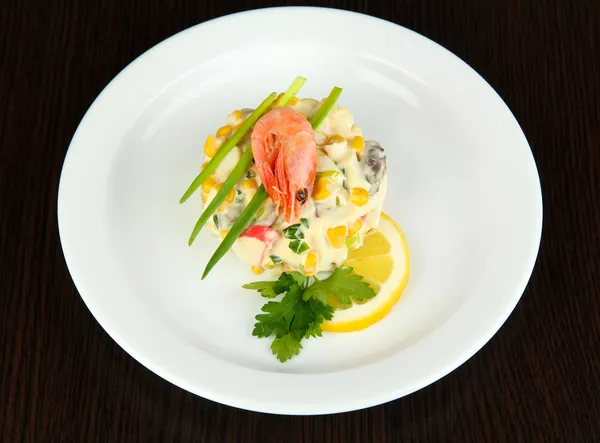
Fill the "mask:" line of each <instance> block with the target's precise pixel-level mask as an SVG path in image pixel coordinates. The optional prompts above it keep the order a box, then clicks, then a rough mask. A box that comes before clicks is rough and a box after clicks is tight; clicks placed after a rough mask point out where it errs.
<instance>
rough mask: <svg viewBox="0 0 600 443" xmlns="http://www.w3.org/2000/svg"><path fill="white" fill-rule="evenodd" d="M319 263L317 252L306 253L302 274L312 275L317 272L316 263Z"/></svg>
mask: <svg viewBox="0 0 600 443" xmlns="http://www.w3.org/2000/svg"><path fill="white" fill-rule="evenodd" d="M318 261H319V253H318V252H317V251H308V254H306V261H305V262H304V274H305V275H314V274H315V273H316V270H317V262H318Z"/></svg>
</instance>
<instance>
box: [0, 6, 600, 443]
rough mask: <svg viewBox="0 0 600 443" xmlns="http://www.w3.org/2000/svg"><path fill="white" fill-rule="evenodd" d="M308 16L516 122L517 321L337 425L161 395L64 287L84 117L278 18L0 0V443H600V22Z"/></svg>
mask: <svg viewBox="0 0 600 443" xmlns="http://www.w3.org/2000/svg"><path fill="white" fill-rule="evenodd" d="M292 3H293V2H288V4H292ZM314 3H320V4H321V5H323V6H335V7H339V8H344V9H354V10H358V11H361V12H366V13H369V14H372V15H375V16H378V17H382V18H386V19H388V20H391V21H394V22H396V23H399V24H402V25H404V26H407V27H409V28H411V29H414V30H415V31H417V32H420V33H422V34H424V35H425V36H427V37H429V38H431V39H433V40H434V41H437V42H439V43H441V44H442V45H443V46H445V47H446V48H448V49H449V50H451V51H453V52H454V53H455V54H457V55H458V56H459V57H461V58H462V59H464V60H465V61H466V62H467V63H469V64H470V65H471V66H472V67H473V68H474V69H476V70H477V71H478V72H479V73H481V75H483V77H484V78H486V79H487V80H488V81H489V82H490V83H491V85H492V86H493V87H494V88H496V90H497V91H498V92H499V94H500V95H501V96H502V97H503V98H504V100H505V101H506V102H507V104H508V105H509V107H510V108H511V109H512V111H513V112H514V114H515V116H516V118H517V120H518V121H519V122H520V124H521V125H522V127H523V130H524V131H525V134H526V135H527V137H528V139H529V141H530V143H531V148H532V150H533V153H534V155H535V158H536V160H537V164H538V167H539V172H540V177H541V181H542V186H543V193H544V204H545V220H544V233H543V242H542V247H541V251H540V255H539V259H538V262H537V265H536V268H535V271H534V274H533V276H532V279H531V282H530V285H529V287H528V288H527V290H526V292H525V294H524V296H523V298H522V300H521V302H520V303H519V304H518V306H517V308H516V309H515V311H514V313H513V314H512V315H511V316H510V318H509V319H508V321H507V322H506V324H505V325H504V326H503V327H502V329H501V330H500V331H499V332H498V334H496V335H495V336H494V338H493V339H492V340H491V341H490V342H489V343H488V344H487V345H486V346H485V347H484V348H483V349H482V350H481V351H480V352H479V353H477V354H476V355H475V356H474V357H473V358H471V359H470V360H469V361H468V362H467V363H465V364H464V365H462V366H461V367H460V368H458V369H457V370H456V371H454V372H453V373H451V374H450V375H448V376H447V377H445V378H443V379H442V380H440V381H438V382H437V383H435V384H433V385H431V386H429V387H427V388H425V389H422V390H421V391H419V392H416V393H414V394H412V395H410V396H408V397H406V398H403V399H400V400H397V401H394V402H391V403H389V404H385V405H382V406H379V407H375V408H371V409H368V410H363V411H357V412H353V413H348V414H339V415H332V416H318V417H286V416H276V415H265V414H259V413H252V412H247V411H242V410H237V409H234V408H231V407H227V406H222V405H219V404H216V403H213V402H211V401H208V400H205V399H202V398H199V397H196V396H194V395H192V394H190V393H187V392H185V391H183V390H181V389H179V388H178V387H175V386H173V385H171V384H169V383H167V382H166V381H164V380H162V379H161V378H159V377H157V376H156V375H154V374H153V373H151V372H150V371H148V370H147V369H145V368H144V367H143V366H141V365H140V364H139V363H137V362H136V361H134V360H133V359H132V358H131V357H129V355H127V354H126V353H125V352H123V351H122V350H121V349H120V348H119V347H118V346H117V345H116V344H115V343H114V342H113V341H112V339H111V338H110V337H109V336H108V335H107V334H106V333H105V332H104V331H103V329H102V328H101V327H100V326H99V325H98V323H97V322H96V321H95V320H94V318H93V317H92V316H91V314H90V313H89V312H88V310H87V309H86V307H85V305H84V304H83V302H82V300H81V298H80V297H79V295H78V293H77V291H76V289H75V287H74V286H73V283H72V281H71V279H70V277H69V274H68V272H67V269H66V266H65V262H64V259H63V255H62V252H61V247H60V242H59V238H58V232H57V220H56V198H57V186H58V179H59V174H60V170H61V165H62V161H63V158H64V155H65V152H66V150H67V147H68V145H69V142H70V139H71V136H72V135H73V133H74V131H75V129H76V127H77V125H78V123H79V121H80V119H81V118H82V116H83V114H84V113H85V111H86V109H87V108H88V106H89V105H90V104H91V103H92V101H93V100H94V98H95V97H96V95H97V94H98V93H99V92H100V91H101V90H102V89H103V88H104V86H105V85H106V84H107V83H108V82H109V81H110V80H111V79H112V78H113V76H115V75H116V74H117V73H118V72H119V71H120V70H121V69H122V68H123V67H125V66H126V65H127V64H128V63H129V62H130V61H132V60H133V59H134V58H136V57H137V56H138V55H140V54H141V53H142V52H144V51H145V50H147V49H149V48H150V47H152V46H153V45H155V44H156V43H158V42H160V41H161V40H163V39H165V38H167V37H169V36H171V35H172V34H174V33H176V32H178V31H180V30H182V29H184V28H187V27H189V26H191V25H194V24H197V23H199V22H202V21H205V20H207V19H210V18H213V17H217V16H221V15H224V14H228V13H232V12H235V11H239V10H243V9H248V8H256V7H264V6H269V5H271V2H267V1H262V0H254V1H230V2H220V1H217V0H208V1H204V2H203V1H189V0H168V1H167V0H165V1H163V0H103V1H98V2H88V1H83V0H81V1H76V0H62V1H60V0H44V1H42V0H40V1H34V0H22V1H16V0H2V2H0V122H1V124H0V276H1V278H0V290H1V292H0V294H1V298H0V352H1V354H0V355H1V359H0V441H1V442H3V443H4V442H8V443H10V442H21V441H23V442H99V443H100V442H101V443H105V442H113V441H114V442H144V443H148V442H170V441H196V442H203V443H204V442H261V443H262V442H277V443H279V442H290V443H292V442H305V443H307V442H321V441H323V442H338V443H345V442H356V443H367V442H400V441H402V442H434V441H439V442H449V441H456V442H471V441H472V442H542V441H544V442H583V441H590V442H591V441H596V442H598V441H600V387H599V386H600V375H599V374H600V277H599V274H600V5H598V2H597V1H593V0H590V1H577V2H575V1H572V0H546V1H544V2H535V1H527V0H498V1H481V0H435V1H422V0H407V1H389V2H387V1H381V2H377V1H369V2H367V1H329V2H327V1H321V2H314ZM223 4H228V5H227V6H224V5H223ZM294 4H296V3H294Z"/></svg>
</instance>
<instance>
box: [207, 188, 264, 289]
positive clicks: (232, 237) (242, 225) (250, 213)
mask: <svg viewBox="0 0 600 443" xmlns="http://www.w3.org/2000/svg"><path fill="white" fill-rule="evenodd" d="M268 195H269V194H267V191H266V190H265V187H264V186H262V185H261V186H260V187H259V188H258V190H257V191H256V194H254V197H252V200H250V203H248V206H246V207H245V208H244V210H243V211H242V213H241V214H240V216H239V217H238V219H237V220H236V221H235V222H234V223H233V226H231V229H230V230H229V232H228V233H227V235H226V236H225V238H224V239H223V241H222V242H221V243H220V244H219V247H218V248H217V250H216V251H215V253H214V254H213V256H212V257H211V258H210V260H209V261H208V264H207V265H206V268H205V269H204V273H203V274H202V280H204V278H205V277H206V276H207V275H208V273H209V272H210V271H211V269H212V268H214V266H215V265H216V264H217V263H218V262H219V260H221V258H222V257H223V256H224V255H225V253H226V252H227V251H229V248H231V246H233V244H234V243H235V241H236V240H237V238H238V237H239V235H240V234H241V233H242V232H244V229H246V225H247V224H248V222H250V220H251V219H252V217H254V214H256V211H258V208H260V207H261V205H262V204H263V202H264V201H265V200H266V199H267V196H268Z"/></svg>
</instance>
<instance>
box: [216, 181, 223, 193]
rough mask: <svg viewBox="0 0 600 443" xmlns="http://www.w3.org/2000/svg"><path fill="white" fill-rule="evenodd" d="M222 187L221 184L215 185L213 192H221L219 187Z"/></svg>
mask: <svg viewBox="0 0 600 443" xmlns="http://www.w3.org/2000/svg"><path fill="white" fill-rule="evenodd" d="M222 186H223V184H222V183H217V184H216V185H215V186H214V188H215V192H219V191H220V190H221V187H222Z"/></svg>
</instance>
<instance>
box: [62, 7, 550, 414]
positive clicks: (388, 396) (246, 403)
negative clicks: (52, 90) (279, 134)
mask: <svg viewBox="0 0 600 443" xmlns="http://www.w3.org/2000/svg"><path fill="white" fill-rule="evenodd" d="M293 10H310V11H314V12H315V13H317V14H319V13H320V11H323V10H324V11H329V13H335V14H342V15H343V14H349V15H355V16H360V17H361V19H364V20H370V21H373V22H383V23H386V24H387V25H392V26H396V27H398V28H400V29H402V30H403V31H405V32H408V33H410V34H412V35H413V37H415V38H418V39H422V40H423V41H425V42H426V44H430V45H431V44H432V45H434V46H436V47H437V50H441V51H443V52H445V53H446V54H448V55H451V56H452V57H454V58H456V59H457V60H458V61H459V62H460V63H461V64H462V65H463V68H465V69H467V70H469V71H470V72H471V73H474V74H475V75H476V76H477V77H479V79H480V80H481V81H482V82H483V83H484V84H485V85H486V87H487V88H489V90H490V91H491V92H492V93H493V94H494V95H495V97H496V99H499V100H500V103H501V104H502V105H503V107H504V111H505V112H508V114H509V115H510V117H511V118H512V120H513V122H514V124H515V125H516V128H518V130H519V131H520V135H521V136H522V138H523V141H524V143H525V146H526V147H527V148H528V150H529V155H530V161H531V163H532V166H533V168H534V172H535V182H536V183H535V185H536V189H535V190H536V193H537V201H536V202H535V203H536V204H537V206H538V208H537V209H538V214H537V215H538V216H539V218H538V219H537V220H536V222H537V223H536V227H535V232H534V233H533V234H534V238H533V243H534V244H535V247H534V248H532V249H531V250H530V251H529V256H528V257H527V260H523V262H524V263H526V264H527V266H526V267H525V266H523V269H524V270H525V272H524V273H523V275H524V277H523V281H521V282H519V284H518V285H517V284H515V293H517V294H518V295H516V296H513V297H512V298H511V299H510V301H511V303H507V306H506V308H505V311H504V312H503V313H502V315H497V316H496V323H495V324H494V325H493V326H491V327H489V328H488V334H485V335H484V336H482V337H479V338H477V339H476V340H473V342H472V343H471V344H470V346H468V350H466V351H463V353H461V355H460V356H456V358H455V359H454V361H452V362H447V363H446V365H445V366H443V367H441V368H438V370H437V371H434V372H435V373H436V374H435V375H432V376H430V377H427V378H424V379H423V380H422V381H421V383H417V384H414V385H412V386H410V387H408V388H406V387H401V388H399V387H396V388H392V387H390V389H389V390H388V391H387V392H386V393H384V394H381V395H379V396H373V397H370V398H368V399H366V400H364V401H356V402H355V403H354V404H352V405H338V407H335V408H332V407H330V406H325V407H324V408H319V407H315V405H303V404H278V405H276V407H273V406H275V405H270V404H261V403H260V401H253V400H252V399H240V398H228V397H226V396H222V397H220V396H219V395H218V394H217V395H215V394H216V393H215V392H211V391H210V390H207V389H204V390H203V389H198V387H197V386H190V384H189V383H187V382H185V381H184V380H181V379H178V377H176V376H173V375H172V374H168V373H165V372H166V371H163V370H161V369H159V368H157V367H156V365H155V364H154V363H153V362H151V361H148V359H147V358H145V357H144V356H143V355H140V354H139V353H138V352H137V350H135V349H132V347H131V346H129V344H128V343H127V340H126V339H125V338H124V337H121V336H120V334H119V333H118V331H114V330H111V328H110V327H107V325H106V322H105V320H106V319H105V318H101V317H102V316H101V315H98V313H97V312H95V309H94V308H93V303H90V300H89V299H87V298H86V296H85V295H84V293H83V291H80V289H79V288H80V285H78V284H77V283H76V280H77V278H76V277H75V275H74V272H73V270H72V266H73V262H72V261H71V262H70V260H69V258H67V255H68V252H67V250H66V248H67V247H68V246H67V247H66V246H65V244H67V243H68V241H65V238H66V235H65V228H64V223H63V222H61V220H64V219H63V217H61V214H64V212H63V211H62V210H61V208H62V205H61V201H63V200H64V192H63V191H64V186H66V185H65V182H66V180H67V179H66V178H65V177H66V175H65V171H66V170H67V168H66V166H68V163H69V156H70V154H71V153H72V152H73V151H72V147H73V146H74V143H75V142H76V140H77V136H78V134H79V132H80V129H81V128H82V127H83V125H84V122H85V121H86V118H88V116H89V115H91V113H92V112H93V111H94V109H95V108H96V107H97V106H98V104H99V102H100V100H101V99H102V98H104V97H105V96H106V95H107V94H109V93H110V91H111V88H112V87H113V85H114V83H115V81H117V80H118V79H119V78H121V77H122V75H123V74H124V73H125V72H126V71H127V70H129V69H131V68H132V67H133V66H136V65H138V64H140V63H142V62H143V60H144V59H145V58H146V57H147V56H148V55H149V54H151V53H153V52H155V51H157V49H158V48H159V47H162V46H163V45H166V44H171V43H172V42H174V41H176V40H177V39H178V38H180V37H181V36H183V35H185V34H190V33H192V32H194V30H196V29H197V28H199V27H204V26H207V25H209V24H210V25H215V24H216V23H218V22H221V21H228V20H235V19H236V18H237V17H239V16H249V15H261V14H264V13H271V12H272V11H273V12H275V13H276V12H278V11H286V12H287V11H290V12H292V11H293ZM61 198H62V199H63V200H61ZM63 203H64V201H63ZM57 218H58V231H59V237H60V243H61V248H62V250H63V254H64V257H65V262H66V265H67V268H68V270H69V274H70V276H71V278H72V280H73V282H74V285H75V287H76V289H77V291H78V293H79V294H80V297H81V298H82V300H83V301H84V304H85V305H86V307H87V308H88V310H89V311H90V312H91V314H92V315H93V316H94V318H95V319H96V321H97V322H98V323H99V324H100V326H101V327H102V328H103V329H104V330H105V331H106V333H107V334H108V335H109V336H110V337H111V338H112V340H114V341H115V342H116V343H117V344H118V345H119V346H120V347H121V348H122V349H123V350H124V351H125V352H126V353H128V354H129V355H130V356H131V357H133V358H134V359H135V360H137V361H138V362H139V363H140V364H142V365H143V366H145V367H146V368H147V369H149V370H150V371H152V372H153V373H155V374H157V375H158V376H159V377H161V378H163V379H165V380H167V381H168V382H170V383H172V384H174V385H176V386H178V387H180V388H182V389H185V390H187V391H189V392H192V393H194V394H195V395H198V396H201V397H203V398H205V399H209V400H211V401H216V402H219V403H222V404H225V405H228V406H233V407H236V408H241V409H245V410H250V411H257V412H264V413H273V414H281V415H315V414H331V413H340V412H348V411H353V410H360V409H364V408H367V407H371V406H376V405H381V404H384V403H387V402H390V401H393V400H396V399H399V398H401V397H404V396H406V395H409V394H411V393H414V392H416V391H418V390H420V389H422V388H424V387H426V386H428V385H430V384H432V383H434V382H435V381H437V380H439V379H441V378H443V377H445V376H446V375H448V374H449V373H450V372H452V371H454V370H455V369H457V368H458V367H459V366H461V365H462V364H463V363H465V362H467V361H468V360H469V359H471V358H472V357H473V356H474V355H475V354H476V353H477V352H479V350H481V348H483V346H485V344H487V343H488V342H489V340H490V339H491V338H492V337H493V336H494V335H495V334H496V333H497V332H498V331H499V329H500V328H501V327H502V325H503V324H504V323H505V322H506V320H507V319H508V317H509V316H510V314H511V313H512V312H513V311H514V309H515V307H516V305H517V304H518V302H519V301H520V299H521V297H522V296H523V293H524V291H525V289H526V287H527V285H528V283H529V281H530V279H531V275H532V274H533V272H534V270H535V265H536V262H537V258H538V254H539V249H540V245H541V239H542V232H543V220H544V208H543V193H542V188H541V182H540V178H539V171H538V168H537V165H536V162H535V158H534V157H533V152H532V151H531V146H530V144H529V142H528V140H527V137H526V135H525V133H524V131H523V130H522V128H521V126H520V124H519V122H518V121H517V119H516V118H515V116H514V114H513V113H512V111H511V110H510V108H509V107H508V105H507V104H506V103H505V101H504V100H503V99H502V97H501V96H500V95H499V94H498V92H497V91H496V90H495V89H494V88H493V87H492V86H491V85H490V84H489V83H488V82H487V81H486V80H485V78H483V77H482V76H481V75H480V74H479V73H478V72H477V71H475V69H473V68H472V67H471V66H470V65H469V64H468V63H466V62H465V61H464V60H462V59H461V58H460V57H458V56H457V55H456V54H454V53H453V52H451V51H450V50H448V49H446V48H445V47H444V46H442V45H441V44H439V43H437V42H435V41H433V40H431V39H429V38H427V37H425V36H424V35H422V34H419V33H417V32H415V31H413V30H411V29H409V28H406V27H404V26H402V25H399V24H397V23H394V22H391V21H388V20H385V19H382V18H378V17H374V16H371V15H368V14H363V13H358V12H353V11H348V10H343V9H338V8H329V7H312V6H280V7H266V8H257V9H252V10H248V11H242V12H236V13H233V14H228V15H224V16H220V17H217V18H214V19H211V20H207V21H204V22H201V23H198V24H196V25H193V26H191V27H188V28H186V29H183V30H181V31H179V32H177V33H175V34H173V35H171V36H169V37H167V38H165V39H163V40H162V41H160V42H158V43H157V44H155V45H153V46H152V47H150V48H149V49H147V50H146V51H144V52H143V53H142V54H140V55H139V56H138V57H136V58H135V59H133V60H132V61H131V62H130V63H128V64H127V65H126V66H125V67H124V68H123V69H122V70H121V71H119V72H118V73H117V74H116V75H115V76H114V77H113V78H112V79H111V80H110V82H109V83H107V85H106V86H105V87H104V88H103V89H102V91H101V92H100V93H99V94H98V95H97V96H96V98H95V99H94V101H93V102H92V103H91V105H90V106H89V108H88V109H87V111H86V112H85V114H84V116H83V118H82V119H81V121H80V122H79V124H78V126H77V129H76V131H75V132H74V135H73V137H72V139H71V141H70V143H69V147H68V150H67V153H66V155H65V158H64V161H63V165H62V169H61V175H60V179H59V184H58V197H57ZM517 288H518V289H517ZM454 315H456V313H455V314H454ZM374 364H375V365H376V364H377V363H376V362H375V363H370V365H374ZM288 375H290V376H292V375H293V374H288Z"/></svg>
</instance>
